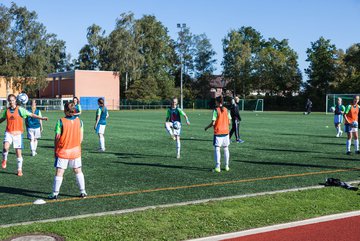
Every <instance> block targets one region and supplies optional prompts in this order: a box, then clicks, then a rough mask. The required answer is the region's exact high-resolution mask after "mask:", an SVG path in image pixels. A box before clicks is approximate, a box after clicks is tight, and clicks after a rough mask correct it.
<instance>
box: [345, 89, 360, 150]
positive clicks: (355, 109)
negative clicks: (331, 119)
mask: <svg viewBox="0 0 360 241" xmlns="http://www.w3.org/2000/svg"><path fill="white" fill-rule="evenodd" d="M358 103H359V96H358V95H356V96H354V98H353V102H352V104H351V105H348V106H347V107H346V109H345V114H344V119H345V132H346V133H347V140H346V154H347V155H351V151H350V147H351V139H352V138H353V137H354V146H355V153H356V154H360V152H359V137H358V126H359V123H358V115H359V105H358Z"/></svg>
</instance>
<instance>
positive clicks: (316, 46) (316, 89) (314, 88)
mask: <svg viewBox="0 0 360 241" xmlns="http://www.w3.org/2000/svg"><path fill="white" fill-rule="evenodd" d="M306 53H307V59H306V61H308V62H310V65H309V68H307V69H305V73H306V74H307V75H308V80H307V82H306V92H307V93H313V94H315V95H320V96H324V95H325V94H327V93H330V92H331V91H332V90H333V89H334V86H335V85H336V82H337V81H338V79H337V76H338V73H337V71H338V68H337V59H338V52H337V49H336V47H335V45H333V44H331V43H330V40H327V39H324V38H323V37H320V38H319V40H317V41H316V42H312V43H311V48H308V49H307V51H306Z"/></svg>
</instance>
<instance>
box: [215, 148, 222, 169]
mask: <svg viewBox="0 0 360 241" xmlns="http://www.w3.org/2000/svg"><path fill="white" fill-rule="evenodd" d="M214 151H215V152H214V156H215V168H220V158H221V154H220V147H219V146H215V150H214Z"/></svg>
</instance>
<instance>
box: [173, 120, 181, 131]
mask: <svg viewBox="0 0 360 241" xmlns="http://www.w3.org/2000/svg"><path fill="white" fill-rule="evenodd" d="M173 128H174V129H175V130H179V129H180V128H181V123H180V122H179V121H174V123H173Z"/></svg>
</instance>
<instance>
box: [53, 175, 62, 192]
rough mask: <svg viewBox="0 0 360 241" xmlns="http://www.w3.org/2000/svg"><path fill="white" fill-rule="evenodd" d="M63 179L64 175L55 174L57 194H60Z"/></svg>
mask: <svg viewBox="0 0 360 241" xmlns="http://www.w3.org/2000/svg"><path fill="white" fill-rule="evenodd" d="M62 181H63V177H58V176H55V178H54V185H53V193H54V194H55V195H58V194H59V192H60V187H61V184H62Z"/></svg>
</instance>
